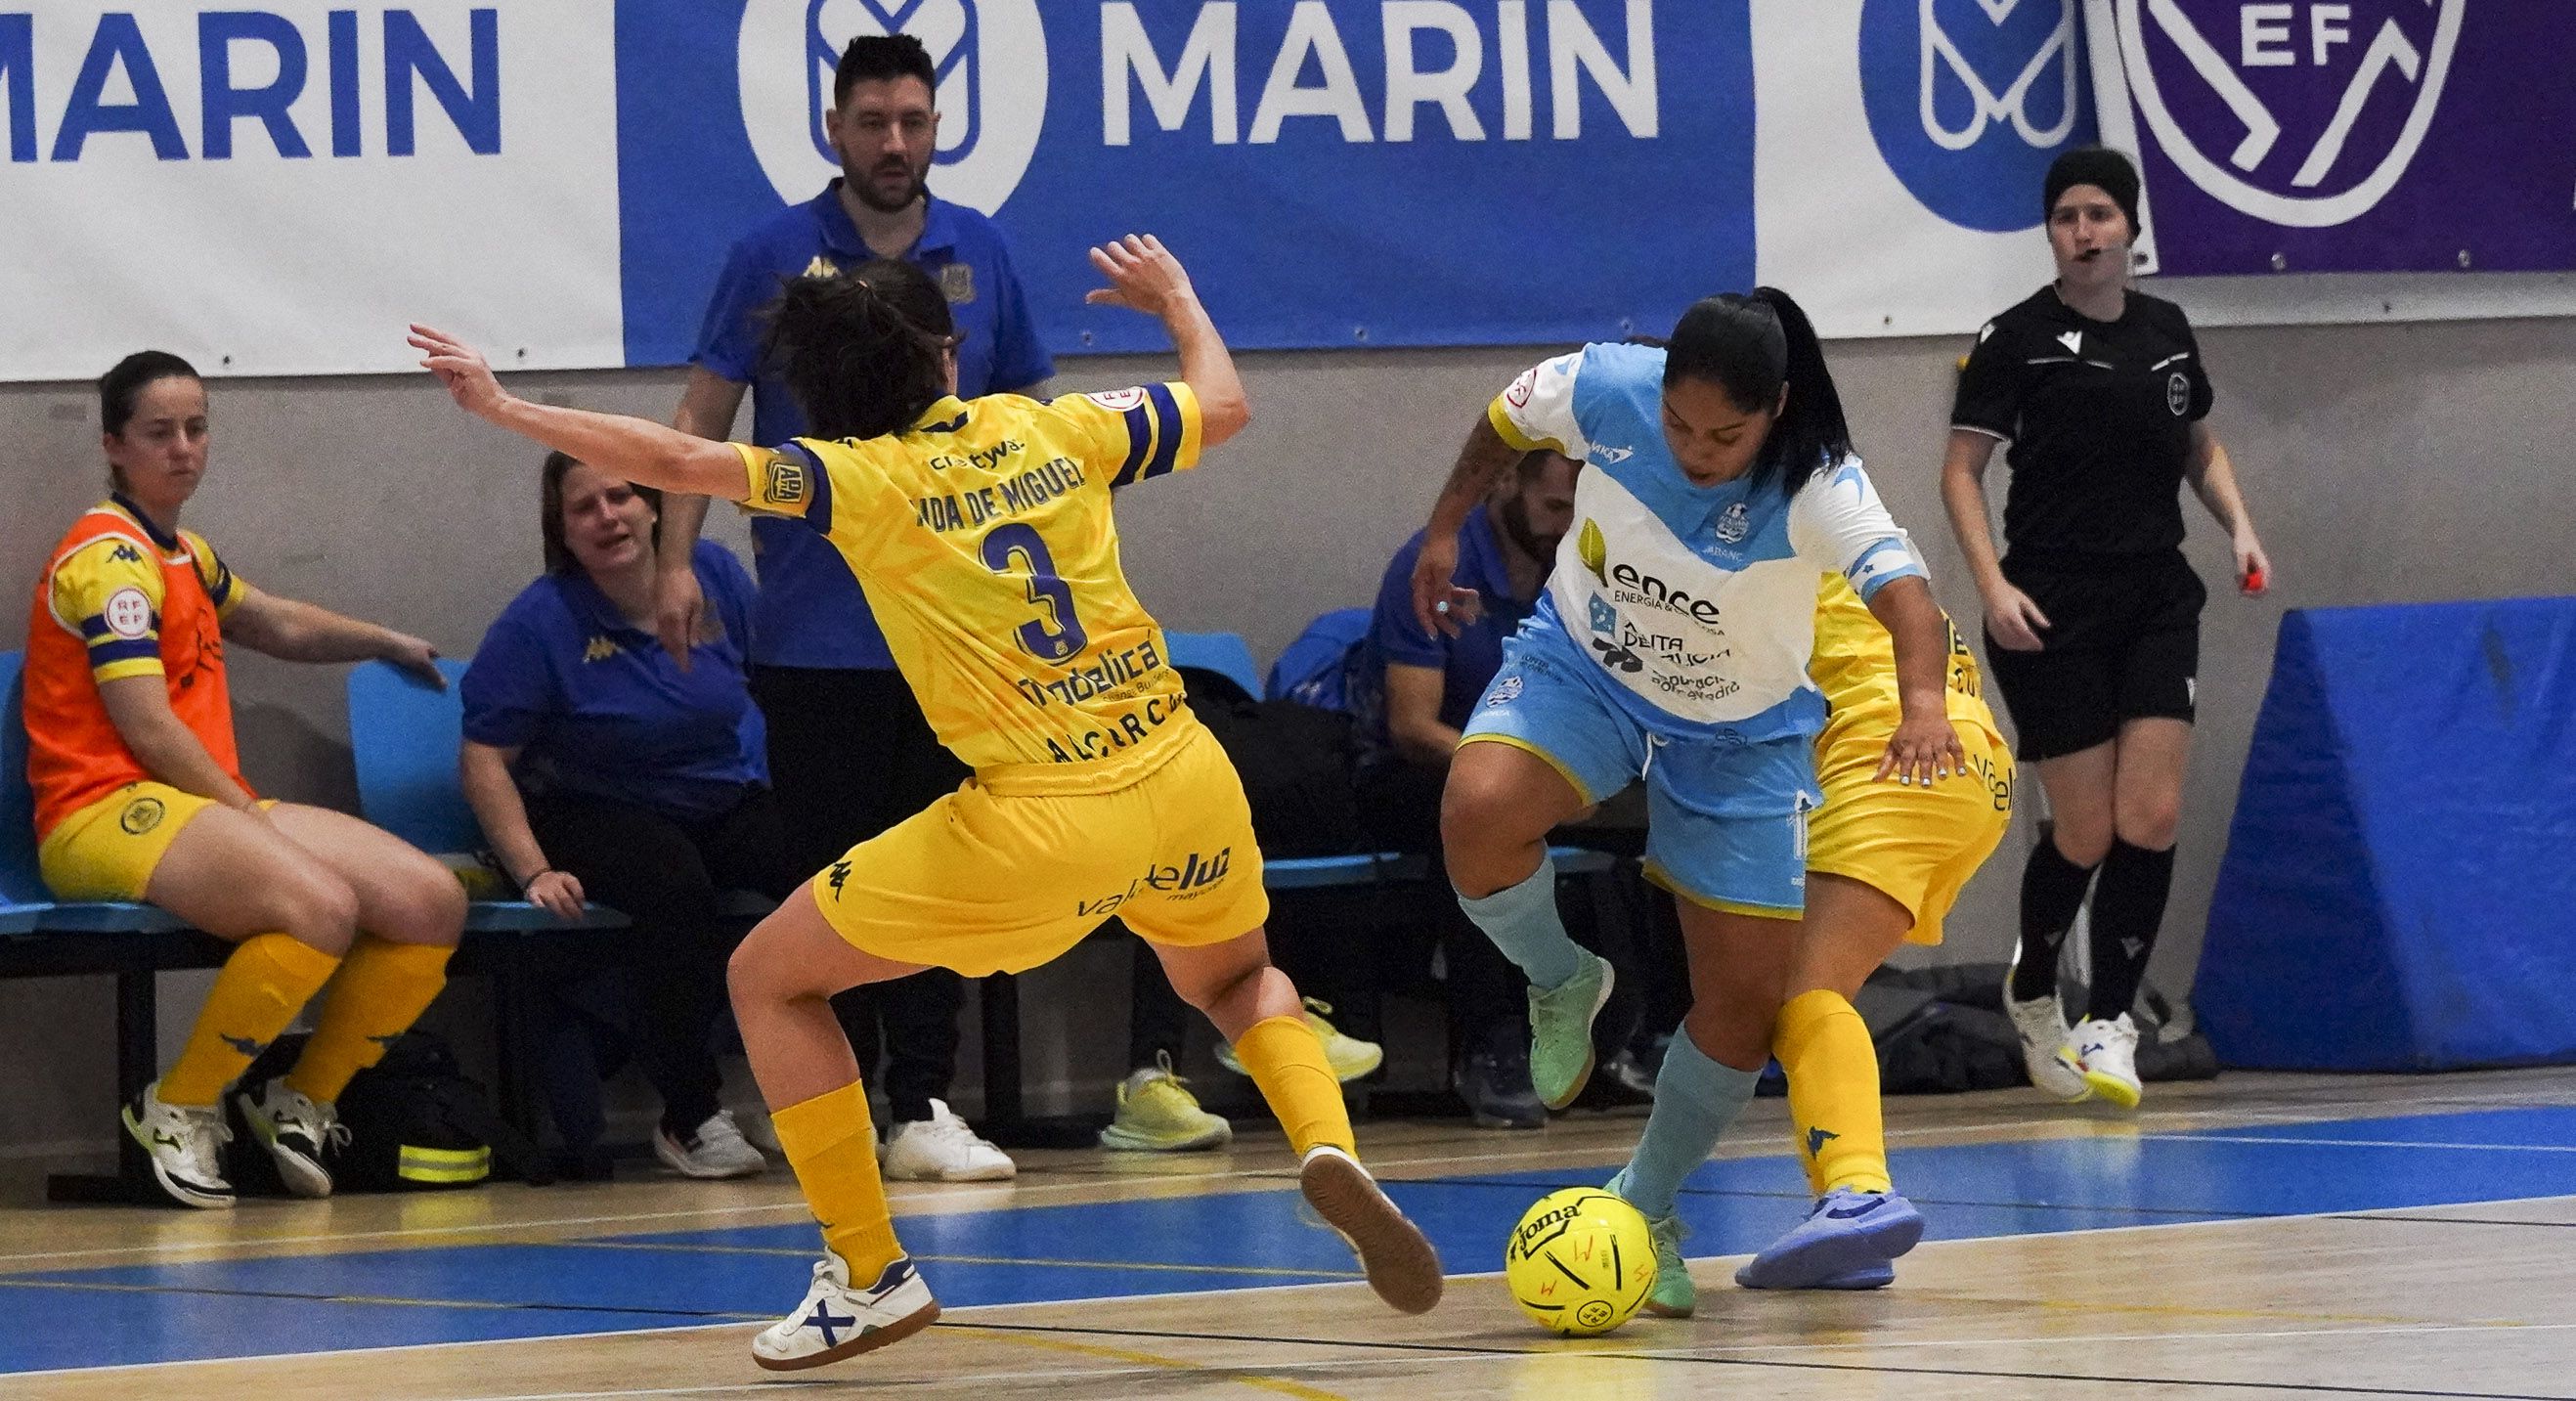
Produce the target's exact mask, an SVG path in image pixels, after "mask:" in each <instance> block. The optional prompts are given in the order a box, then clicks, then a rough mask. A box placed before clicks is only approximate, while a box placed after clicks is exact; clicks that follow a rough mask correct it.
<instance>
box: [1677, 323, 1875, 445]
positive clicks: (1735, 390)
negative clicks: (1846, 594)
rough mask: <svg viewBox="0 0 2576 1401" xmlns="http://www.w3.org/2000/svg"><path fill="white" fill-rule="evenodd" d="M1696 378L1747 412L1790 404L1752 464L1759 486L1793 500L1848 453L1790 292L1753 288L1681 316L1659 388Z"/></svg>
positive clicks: (1834, 401)
mask: <svg viewBox="0 0 2576 1401" xmlns="http://www.w3.org/2000/svg"><path fill="white" fill-rule="evenodd" d="M1685 379H1695V380H1701V381H1704V382H1706V383H1709V384H1713V385H1716V386H1717V387H1718V388H1719V389H1720V390H1722V391H1724V392H1725V394H1726V397H1727V400H1728V402H1730V403H1732V404H1733V405H1734V406H1735V407H1736V408H1737V409H1739V410H1741V411H1743V412H1745V413H1760V412H1763V411H1765V410H1768V409H1770V408H1771V407H1772V406H1773V405H1774V404H1780V403H1781V393H1780V391H1781V388H1782V386H1784V385H1785V386H1787V388H1788V401H1787V403H1786V404H1784V405H1782V407H1781V409H1780V416H1779V417H1778V418H1777V419H1776V420H1774V421H1773V423H1772V425H1771V434H1770V436H1769V437H1768V438H1767V439H1765V440H1764V441H1763V444H1762V455H1761V456H1760V458H1759V459H1757V460H1756V461H1755V463H1754V467H1753V482H1754V484H1755V485H1756V486H1762V485H1767V484H1769V483H1771V482H1773V481H1776V482H1778V484H1779V486H1780V489H1781V490H1782V491H1783V492H1784V493H1785V494H1787V495H1790V496H1795V495H1797V494H1798V489H1799V488H1800V487H1803V486H1805V485H1806V484H1807V480H1808V479H1809V478H1810V477H1813V476H1814V475H1816V473H1817V472H1819V471H1822V470H1823V469H1824V468H1825V467H1826V465H1827V464H1829V463H1831V462H1834V461H1836V460H1838V459H1840V458H1841V457H1843V456H1845V455H1846V454H1848V453H1850V452H1851V425H1850V423H1849V421H1848V420H1846V419H1845V418H1844V416H1843V399H1842V395H1841V393H1840V392H1839V391H1837V390H1836V389H1835V388H1834V377H1833V373H1832V371H1830V370H1829V369H1827V368H1826V366H1825V348H1824V345H1823V343H1822V342H1820V341H1819V340H1817V338H1816V327H1815V323H1813V322H1811V321H1809V320H1808V319H1807V313H1806V311H1805V310H1804V309H1802V308H1801V307H1800V306H1799V305H1798V304H1797V302H1796V301H1794V300H1792V299H1791V298H1790V296H1789V294H1788V293H1786V292H1783V291H1781V290H1780V289H1779V288H1776V287H1757V288H1755V289H1754V290H1753V292H1752V294H1751V295H1749V296H1747V295H1740V294H1737V293H1733V292H1728V293H1723V294H1720V295H1718V296H1714V297H1706V298H1702V299H1701V300H1700V301H1698V302H1697V303H1695V304H1693V305H1692V307H1691V309H1690V310H1688V311H1686V312H1683V313H1682V319H1681V321H1680V322H1679V323H1678V324H1677V325H1675V326H1674V327H1673V338H1672V343H1671V346H1670V347H1669V349H1668V350H1667V351H1666V354H1665V360H1664V383H1665V385H1666V386H1668V387H1669V386H1670V385H1672V384H1673V383H1674V382H1676V381H1678V380H1685Z"/></svg>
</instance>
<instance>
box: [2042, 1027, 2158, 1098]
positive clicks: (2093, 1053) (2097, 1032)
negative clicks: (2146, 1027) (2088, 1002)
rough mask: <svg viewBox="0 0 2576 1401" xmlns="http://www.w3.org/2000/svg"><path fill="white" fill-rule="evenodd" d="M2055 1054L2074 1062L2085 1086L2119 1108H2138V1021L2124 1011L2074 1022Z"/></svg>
mask: <svg viewBox="0 0 2576 1401" xmlns="http://www.w3.org/2000/svg"><path fill="white" fill-rule="evenodd" d="M2058 1055H2059V1056H2060V1057H2061V1058H2069V1057H2071V1058H2072V1059H2073V1060H2074V1061H2075V1063H2076V1065H2077V1066H2078V1067H2079V1069H2080V1070H2081V1071H2082V1073H2083V1076H2084V1087H2085V1088H2086V1089H2088V1090H2091V1091H2092V1092H2093V1093H2094V1094H2097V1095H2099V1096H2101V1097H2102V1098H2104V1099H2107V1100H2109V1101H2111V1102H2112V1103H2113V1104H2116V1105H2118V1106H2120V1107H2121V1108H2122V1109H2135V1108H2137V1107H2138V1091H2139V1085H2138V1024H2137V1023H2136V1022H2133V1021H2131V1020H2129V1014H2128V1013H2126V1012H2122V1013H2121V1014H2120V1015H2118V1016H2116V1017H2113V1018H2111V1019H2110V1020H2109V1021H2103V1020H2101V1019H2100V1018H2098V1017H2097V1018H2090V1019H2087V1020H2085V1021H2080V1022H2077V1023H2076V1024H2075V1029H2074V1030H2072V1031H2069V1032H2068V1033H2066V1045H2065V1046H2064V1047H2063V1048H2062V1049H2061V1050H2060V1051H2059V1052H2058Z"/></svg>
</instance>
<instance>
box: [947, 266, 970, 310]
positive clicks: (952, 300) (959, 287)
mask: <svg viewBox="0 0 2576 1401" xmlns="http://www.w3.org/2000/svg"><path fill="white" fill-rule="evenodd" d="M939 295H941V296H943V297H946V298H947V299H948V304H949V305H950V306H965V305H967V304H969V303H971V302H973V301H974V300H975V265H974V264H973V263H950V264H949V265H948V266H946V267H944V268H941V269H940V270H939Z"/></svg>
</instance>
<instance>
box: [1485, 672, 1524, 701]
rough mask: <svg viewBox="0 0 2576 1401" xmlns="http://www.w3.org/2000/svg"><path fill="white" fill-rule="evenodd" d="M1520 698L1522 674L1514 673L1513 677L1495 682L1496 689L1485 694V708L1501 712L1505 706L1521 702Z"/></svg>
mask: <svg viewBox="0 0 2576 1401" xmlns="http://www.w3.org/2000/svg"><path fill="white" fill-rule="evenodd" d="M1520 696H1521V677H1520V673H1519V672H1513V673H1512V674H1511V675H1509V676H1506V677H1504V678H1503V679H1502V680H1500V681H1497V682H1495V683H1494V689H1492V690H1491V691H1488V692H1486V693H1485V708H1486V709H1487V710H1500V709H1502V708H1503V707H1504V706H1507V705H1509V704H1511V703H1512V702H1513V701H1516V700H1519V699H1520Z"/></svg>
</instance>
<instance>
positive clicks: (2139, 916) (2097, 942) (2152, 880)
mask: <svg viewBox="0 0 2576 1401" xmlns="http://www.w3.org/2000/svg"><path fill="white" fill-rule="evenodd" d="M2173 868H2174V854H2173V848H2171V847H2167V848H2165V849H2164V850H2162V851H2149V850H2147V849H2146V848H2145V847H2140V846H2131V845H2129V844H2128V843H2127V842H2123V841H2114V842H2113V843H2111V854H2110V855H2108V856H2105V857H2103V858H2102V888H2101V889H2100V890H2098V891H2096V892H2094V895H2093V995H2092V998H2091V1002H2090V1005H2089V1006H2088V1008H2087V1010H2086V1011H2085V1015H2086V1016H2088V1017H2097V1018H2100V1019H2102V1020H2104V1021H2109V1020H2111V1019H2112V1018H2114V1017H2117V1016H2119V1015H2120V1014H2121V1013H2123V1012H2126V1011H2128V1010H2129V1007H2130V1005H2131V1004H2133V1003H2135V1002H2136V1001H2137V1000H2138V984H2139V983H2140V982H2141V981H2142V980H2143V979H2144V978H2145V977H2146V975H2147V957H2148V955H2150V954H2153V953H2154V952H2155V951H2156V931H2157V930H2158V929H2159V928H2161V927H2163V925H2164V922H2165V897H2166V896H2167V895H2169V894H2171V893H2172V892H2173Z"/></svg>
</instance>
